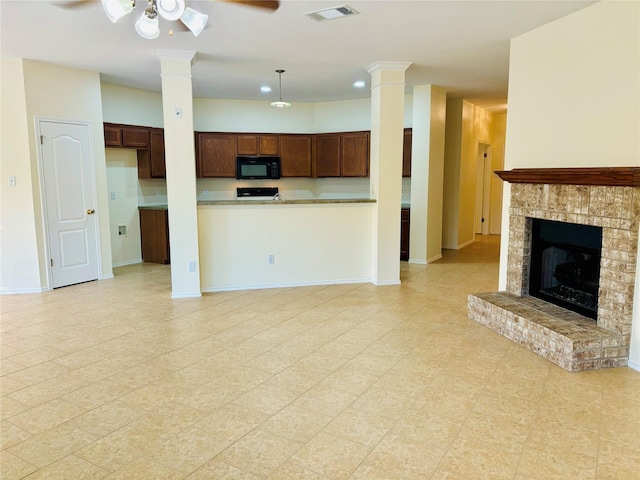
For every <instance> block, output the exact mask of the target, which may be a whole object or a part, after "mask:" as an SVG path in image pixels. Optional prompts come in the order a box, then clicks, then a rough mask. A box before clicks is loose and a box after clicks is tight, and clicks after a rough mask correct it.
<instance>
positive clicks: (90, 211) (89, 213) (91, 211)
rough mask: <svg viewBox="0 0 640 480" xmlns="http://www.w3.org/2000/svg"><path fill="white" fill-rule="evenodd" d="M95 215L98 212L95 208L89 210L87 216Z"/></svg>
mask: <svg viewBox="0 0 640 480" xmlns="http://www.w3.org/2000/svg"><path fill="white" fill-rule="evenodd" d="M94 213H96V211H95V210H94V209H93V208H88V209H87V215H93V214H94Z"/></svg>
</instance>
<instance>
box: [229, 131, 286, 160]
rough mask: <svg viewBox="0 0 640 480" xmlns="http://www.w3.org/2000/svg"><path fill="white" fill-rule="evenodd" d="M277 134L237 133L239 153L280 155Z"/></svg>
mask: <svg viewBox="0 0 640 480" xmlns="http://www.w3.org/2000/svg"><path fill="white" fill-rule="evenodd" d="M279 146H280V145H279V141H278V136H277V135H242V134H240V135H236V148H237V153H238V155H278V154H279V153H280V148H279Z"/></svg>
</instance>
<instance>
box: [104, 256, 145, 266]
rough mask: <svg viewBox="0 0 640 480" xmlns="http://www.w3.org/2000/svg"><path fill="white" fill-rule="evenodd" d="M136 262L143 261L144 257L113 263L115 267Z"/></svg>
mask: <svg viewBox="0 0 640 480" xmlns="http://www.w3.org/2000/svg"><path fill="white" fill-rule="evenodd" d="M136 263H142V259H141V258H138V259H136V260H127V261H126V262H118V263H114V264H113V265H111V266H112V267H113V268H116V267H124V266H125V265H135V264H136Z"/></svg>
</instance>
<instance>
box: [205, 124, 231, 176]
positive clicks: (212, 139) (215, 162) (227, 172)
mask: <svg viewBox="0 0 640 480" xmlns="http://www.w3.org/2000/svg"><path fill="white" fill-rule="evenodd" d="M236 156H237V154H236V136H235V135H233V134H229V133H205V132H198V133H196V171H197V176H198V177H229V178H235V176H236Z"/></svg>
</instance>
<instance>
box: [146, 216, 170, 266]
mask: <svg viewBox="0 0 640 480" xmlns="http://www.w3.org/2000/svg"><path fill="white" fill-rule="evenodd" d="M139 212H140V243H141V246H142V261H144V262H150V263H164V264H167V263H169V262H170V254H169V219H168V215H167V210H148V209H142V210H139Z"/></svg>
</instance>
